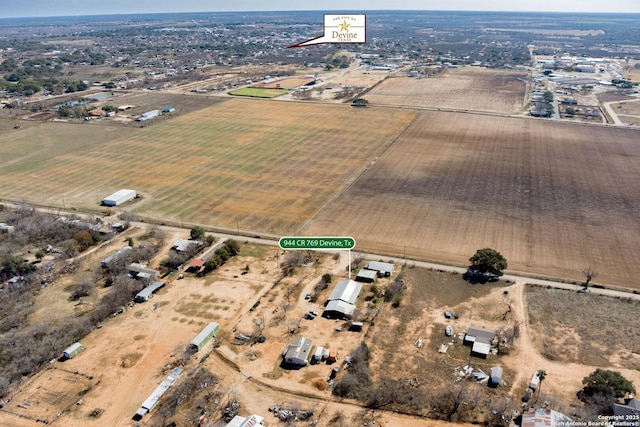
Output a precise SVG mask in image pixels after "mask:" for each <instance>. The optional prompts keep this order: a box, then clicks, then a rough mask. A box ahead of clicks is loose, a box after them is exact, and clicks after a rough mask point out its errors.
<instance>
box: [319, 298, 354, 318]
mask: <svg viewBox="0 0 640 427" xmlns="http://www.w3.org/2000/svg"><path fill="white" fill-rule="evenodd" d="M324 311H325V313H326V316H327V317H335V315H337V316H338V317H352V316H353V313H355V311H356V306H355V305H353V304H349V303H348V302H345V301H342V300H332V301H329V303H328V304H327V306H326V307H325V308H324Z"/></svg>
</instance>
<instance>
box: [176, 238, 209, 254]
mask: <svg viewBox="0 0 640 427" xmlns="http://www.w3.org/2000/svg"><path fill="white" fill-rule="evenodd" d="M202 245H204V243H203V242H201V241H200V240H185V239H178V240H174V242H173V245H171V249H173V250H174V251H176V252H186V251H188V250H189V248H190V247H192V246H202Z"/></svg>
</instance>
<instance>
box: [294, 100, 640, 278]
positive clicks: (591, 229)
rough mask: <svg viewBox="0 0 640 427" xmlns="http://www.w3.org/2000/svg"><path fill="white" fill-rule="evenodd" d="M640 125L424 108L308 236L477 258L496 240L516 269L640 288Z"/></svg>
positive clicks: (377, 248)
mask: <svg viewBox="0 0 640 427" xmlns="http://www.w3.org/2000/svg"><path fill="white" fill-rule="evenodd" d="M639 136H640V133H638V131H637V130H632V129H621V128H616V129H613V128H608V127H603V126H584V125H573V124H565V123H552V122H548V121H537V120H529V119H518V118H512V119H506V118H496V117H489V116H483V115H473V114H463V113H445V112H425V113H422V114H421V115H420V117H419V118H418V119H417V120H416V121H415V122H414V123H413V124H412V126H411V127H410V128H408V129H407V130H406V131H405V132H404V133H403V134H402V136H401V138H399V139H398V140H397V141H396V143H395V144H393V145H392V146H391V147H390V148H389V149H388V150H387V151H386V152H385V154H384V155H383V156H382V157H381V158H380V159H379V160H378V161H376V163H375V164H374V165H373V166H372V167H371V168H369V169H368V170H367V171H366V172H365V173H364V174H363V175H361V176H360V178H359V179H358V180H357V181H356V182H355V183H354V184H353V185H351V186H350V187H349V189H348V190H347V191H345V192H344V193H342V194H341V195H340V197H338V198H337V199H336V200H335V201H334V202H333V203H332V204H331V205H329V206H328V207H327V208H326V209H325V210H323V211H322V212H321V213H320V214H319V215H317V216H316V217H315V218H314V220H313V222H312V223H310V224H309V226H308V227H307V228H305V229H304V233H305V234H308V235H318V234H327V235H351V236H353V237H355V238H356V241H357V242H358V247H359V248H361V249H363V250H367V251H372V252H374V253H388V254H390V253H393V254H395V255H399V256H402V255H406V256H408V257H414V258H416V259H430V260H440V261H445V262H452V263H455V264H459V265H468V259H469V257H470V256H471V255H472V254H473V253H474V252H475V251H476V249H478V248H482V247H492V248H495V249H497V250H498V251H500V252H501V253H502V254H503V255H504V256H505V257H506V258H507V260H508V262H509V268H510V269H513V270H514V271H523V272H528V273H533V274H542V275H548V276H551V277H562V278H567V279H574V280H583V278H582V277H581V272H582V270H583V269H584V268H585V267H587V266H589V265H590V266H592V267H593V268H594V269H595V270H597V271H598V272H599V273H600V276H599V277H598V279H597V280H598V281H599V282H601V283H607V284H613V285H619V286H623V287H630V288H637V286H638V285H637V281H636V280H635V279H636V276H637V268H636V254H637V253H639V252H640V244H639V243H638V242H639V241H640V239H638V237H639V236H638V230H639V228H638V223H637V220H636V219H635V214H634V212H635V211H636V210H637V208H638V206H637V203H638V200H640V190H639V189H638V186H637V185H636V182H635V181H636V180H635V177H636V176H637V175H638V173H639V172H640V171H639V169H638V168H639V166H638V162H637V161H636V159H637V157H638V156H639V155H640V146H638V145H637V144H636V141H637V140H638V137H639Z"/></svg>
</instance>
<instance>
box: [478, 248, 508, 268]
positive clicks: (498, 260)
mask: <svg viewBox="0 0 640 427" xmlns="http://www.w3.org/2000/svg"><path fill="white" fill-rule="evenodd" d="M469 261H471V265H470V266H469V268H470V269H472V270H477V271H479V272H481V273H490V274H500V273H502V270H504V269H505V268H507V260H506V259H505V257H503V256H502V255H501V254H500V252H498V251H496V250H495V249H491V248H484V249H478V250H477V251H476V253H475V254H474V255H473V256H472V257H471V258H469Z"/></svg>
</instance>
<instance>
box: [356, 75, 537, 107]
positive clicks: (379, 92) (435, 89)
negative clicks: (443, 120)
mask: <svg viewBox="0 0 640 427" xmlns="http://www.w3.org/2000/svg"><path fill="white" fill-rule="evenodd" d="M527 80H528V76H527V74H526V73H523V72H513V71H498V70H488V69H483V68H476V67H464V68H456V69H447V70H445V71H443V72H442V73H441V74H438V75H437V76H435V77H429V78H410V77H395V78H389V79H386V80H385V81H384V82H382V83H381V84H379V85H378V86H376V87H375V88H374V89H373V90H371V92H369V93H367V95H366V96H365V98H366V99H367V100H368V101H369V102H370V103H372V104H374V105H375V104H383V105H402V106H408V107H429V108H441V109H443V110H447V109H452V110H473V111H487V112H495V113H504V114H518V113H521V112H523V111H524V110H525V109H526V107H527V103H526V88H527V84H526V81H527Z"/></svg>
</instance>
